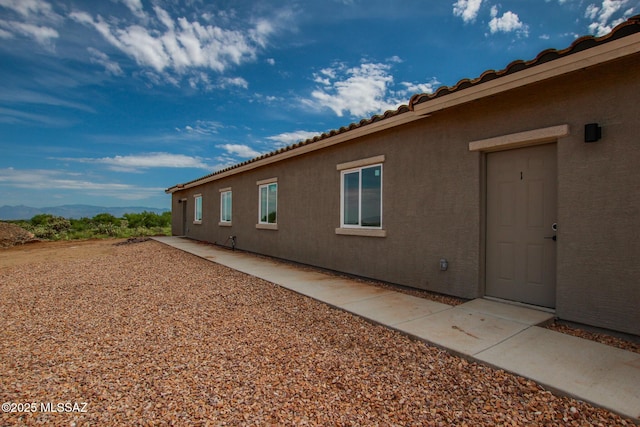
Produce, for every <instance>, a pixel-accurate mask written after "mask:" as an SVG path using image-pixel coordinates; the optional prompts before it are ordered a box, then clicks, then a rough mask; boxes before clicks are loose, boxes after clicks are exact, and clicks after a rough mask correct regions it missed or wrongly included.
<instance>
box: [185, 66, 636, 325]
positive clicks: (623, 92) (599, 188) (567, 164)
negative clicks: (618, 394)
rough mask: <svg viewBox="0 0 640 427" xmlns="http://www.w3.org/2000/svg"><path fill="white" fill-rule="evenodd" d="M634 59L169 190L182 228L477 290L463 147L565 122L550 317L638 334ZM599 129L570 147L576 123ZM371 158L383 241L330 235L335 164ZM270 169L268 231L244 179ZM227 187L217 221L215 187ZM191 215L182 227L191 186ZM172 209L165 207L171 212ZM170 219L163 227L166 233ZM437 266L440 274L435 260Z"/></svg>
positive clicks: (473, 211)
mask: <svg viewBox="0 0 640 427" xmlns="http://www.w3.org/2000/svg"><path fill="white" fill-rule="evenodd" d="M638 69H640V56H637V55H636V57H635V58H627V59H626V60H623V61H619V62H617V63H615V64H609V65H608V66H598V67H597V68H594V69H589V70H583V71H580V72H576V73H573V74H571V75H569V76H565V77H561V78H556V79H554V80H553V81H547V82H544V83H538V84H535V85H531V86H528V87H525V88H520V89H516V90H513V91H511V92H507V93H505V94H501V95H497V96H494V97H489V98H485V99H483V100H479V101H474V102H471V103H469V104H466V105H463V106H459V107H455V108H451V109H448V110H444V111H440V112H437V113H434V114H433V115H432V116H431V117H427V118H425V119H422V120H420V121H417V122H414V123H411V124H408V125H405V126H402V127H398V128H394V129H390V130H386V131H382V132H379V133H377V134H373V135H369V136H365V137H362V138H359V139H355V140H352V141H350V142H346V143H342V144H339V145H336V146H332V147H329V148H326V149H323V150H320V151H316V152H312V153H308V154H305V155H302V156H299V157H296V158H293V159H289V160H285V161H282V162H278V163H274V164H271V165H268V166H265V167H261V168H257V169H254V170H251V171H248V172H245V173H243V174H239V175H236V176H231V177H227V178H224V179H221V180H219V181H214V182H211V183H208V184H205V185H202V186H200V187H197V188H192V189H188V190H183V191H180V192H176V193H174V194H173V207H174V212H176V213H179V212H181V210H180V209H179V208H177V206H178V205H177V199H180V198H185V197H186V198H187V199H188V203H189V209H188V212H187V214H188V215H189V216H190V219H189V220H188V221H187V224H188V227H189V232H188V233H187V235H188V236H189V237H192V238H195V239H199V240H206V241H211V242H214V241H215V242H218V243H224V242H225V240H226V239H227V237H228V236H229V235H235V236H237V246H238V248H239V249H244V250H249V251H252V252H257V253H262V254H266V255H270V256H275V257H279V258H285V259H290V260H293V261H297V262H301V263H305V264H311V265H316V266H320V267H323V268H328V269H332V270H337V271H342V272H346V273H350V274H356V275H360V276H364V277H371V278H375V279H379V280H384V281H389V282H393V283H397V284H401V285H406V286H412V287H416V288H422V289H429V290H432V291H436V292H442V293H446V294H451V295H456V296H460V297H464V298H474V297H479V296H482V295H483V294H484V240H483V235H484V234H483V233H484V160H485V155H484V154H483V153H481V152H470V151H469V149H468V143H469V142H470V141H474V140H479V139H483V138H491V137H495V136H500V135H506V134H511V133H516V132H522V131H527V130H533V129H540V128H545V127H549V126H555V125H560V124H568V125H569V129H570V134H569V135H568V136H567V137H563V138H561V139H560V140H559V141H558V143H557V152H558V224H559V231H558V241H557V245H558V263H557V308H556V309H557V314H558V316H559V317H561V318H564V319H567V320H572V321H576V322H582V323H587V324H591V325H595V326H600V327H606V328H611V329H616V330H620V331H625V332H629V333H635V334H640V314H639V313H640V310H638V303H639V302H640V262H638V259H640V243H639V242H640V235H639V233H640V212H639V210H640V191H638V189H639V188H640V171H639V168H638V166H640V137H639V135H640V114H639V113H640V109H639V107H638V103H637V101H636V100H637V99H640V77H639V76H638V74H637V72H635V71H634V70H638ZM590 122H598V123H599V124H600V125H601V126H602V127H603V138H602V140H601V141H599V142H597V143H592V144H585V143H584V142H583V126H584V124H585V123H590ZM376 155H384V156H385V162H384V171H383V176H384V177H383V194H384V196H383V200H384V202H383V206H384V207H383V227H384V229H385V230H386V233H387V236H386V237H384V238H378V237H360V236H343V235H336V233H335V228H336V227H338V226H339V225H340V224H339V223H340V212H339V209H340V172H339V171H337V170H336V165H337V164H339V163H344V162H348V161H353V160H358V159H362V158H368V157H371V156H376ZM273 177H277V178H278V230H259V229H256V227H255V225H256V223H257V218H258V213H257V210H258V189H257V185H256V182H257V181H259V180H262V179H268V178H273ZM225 187H231V188H232V190H233V226H232V227H220V226H218V220H219V209H220V207H219V202H220V200H219V199H220V196H219V191H218V190H219V189H220V188H225ZM196 193H201V194H203V211H204V214H203V223H202V224H201V225H195V224H192V216H193V194H196ZM175 209H178V210H175ZM179 216H180V215H174V232H175V231H176V230H179V227H180V226H179V225H178V222H179V221H180V219H179V218H178V217H179ZM442 257H445V258H447V260H448V261H449V269H448V271H444V272H443V271H440V270H439V264H438V261H439V260H440V258H442Z"/></svg>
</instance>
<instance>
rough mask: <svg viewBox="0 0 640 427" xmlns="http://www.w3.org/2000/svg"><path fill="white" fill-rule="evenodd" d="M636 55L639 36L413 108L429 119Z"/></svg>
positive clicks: (431, 100) (434, 99)
mask: <svg viewBox="0 0 640 427" xmlns="http://www.w3.org/2000/svg"><path fill="white" fill-rule="evenodd" d="M637 52H640V33H637V34H633V35H630V36H627V37H623V38H621V39H618V40H614V41H611V42H608V43H605V44H602V45H600V46H595V47H592V48H589V49H586V50H583V51H581V52H577V53H574V54H571V55H568V56H565V57H563V58H558V59H555V60H553V61H549V62H546V63H544V64H540V65H536V66H534V67H531V68H528V69H525V70H522V71H519V72H516V73H513V74H511V75H507V76H502V77H499V78H497V79H495V80H491V81H489V82H486V83H482V84H479V85H477V86H472V87H470V88H467V89H463V90H460V91H457V92H452V93H449V94H447V95H444V96H442V97H439V98H433V99H430V100H428V101H425V102H422V103H420V104H417V105H414V107H413V108H414V111H415V112H416V113H417V114H420V115H427V114H431V113H434V112H436V111H441V110H444V109H447V108H451V107H454V106H457V105H461V104H465V103H467V102H471V101H475V100H478V99H481V98H485V97H488V96H492V95H496V94H499V93H502V92H506V91H509V90H512V89H515V88H517V87H522V86H526V85H529V84H532V83H537V82H541V81H543V80H547V79H550V78H553V77H557V76H561V75H563V74H567V73H570V72H573V71H578V70H582V69H585V68H588V67H592V66H594V65H599V64H603V63H605V62H610V61H614V60H616V59H619V58H622V57H625V56H628V55H631V54H634V53H637Z"/></svg>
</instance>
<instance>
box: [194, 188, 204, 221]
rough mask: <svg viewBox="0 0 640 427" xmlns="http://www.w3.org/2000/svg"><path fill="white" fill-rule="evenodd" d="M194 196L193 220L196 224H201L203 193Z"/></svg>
mask: <svg viewBox="0 0 640 427" xmlns="http://www.w3.org/2000/svg"><path fill="white" fill-rule="evenodd" d="M193 197H194V198H195V203H194V205H195V208H194V212H193V222H194V224H201V223H202V195H200V194H196V195H195V196H193Z"/></svg>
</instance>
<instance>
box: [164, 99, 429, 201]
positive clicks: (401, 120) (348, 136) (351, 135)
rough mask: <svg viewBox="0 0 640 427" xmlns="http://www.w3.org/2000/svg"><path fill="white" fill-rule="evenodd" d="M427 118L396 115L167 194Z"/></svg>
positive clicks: (214, 175)
mask: <svg viewBox="0 0 640 427" xmlns="http://www.w3.org/2000/svg"><path fill="white" fill-rule="evenodd" d="M425 117H426V116H425V115H424V114H420V115H417V114H415V113H414V112H412V111H407V112H405V113H402V114H398V115H395V116H393V117H389V118H386V119H384V120H380V121H377V122H374V123H370V124H367V125H366V126H361V127H358V128H355V129H353V130H350V131H349V132H344V133H339V134H337V135H334V136H331V137H329V138H324V139H321V140H319V141H316V142H314V143H312V144H306V145H302V146H300V147H298V148H295V149H293V150H288V151H284V152H282V153H279V154H276V155H273V156H267V157H264V158H261V159H258V160H256V161H253V162H250V163H247V164H244V165H241V166H238V167H234V168H232V169H229V170H226V171H223V172H219V173H215V174H213V175H210V176H206V177H203V178H201V179H198V180H196V181H192V182H189V183H187V184H180V185H175V186H173V187H170V188H167V189H166V190H165V193H167V194H172V193H175V192H177V191H180V190H185V189H187V188H192V187H197V186H199V185H202V184H206V183H208V182H212V181H217V180H219V179H222V178H226V177H228V176H232V175H236V174H239V173H243V172H246V171H249V170H252V169H257V168H260V167H263V166H266V165H269V164H272V163H276V162H280V161H282V160H286V159H289V158H291V157H297V156H300V155H302V154H306V153H310V152H313V151H317V150H321V149H323V148H326V147H330V146H332V145H336V144H340V143H343V142H346V141H349V140H352V139H356V138H360V137H362V136H365V135H370V134H372V133H377V132H380V131H382V130H385V129H390V128H393V127H396V126H400V125H404V124H407V123H410V122H413V121H416V120H421V119H424V118H425Z"/></svg>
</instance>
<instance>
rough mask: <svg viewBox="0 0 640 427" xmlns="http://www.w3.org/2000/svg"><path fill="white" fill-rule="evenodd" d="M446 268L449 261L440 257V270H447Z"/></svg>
mask: <svg viewBox="0 0 640 427" xmlns="http://www.w3.org/2000/svg"><path fill="white" fill-rule="evenodd" d="M448 268H449V261H447V260H446V258H442V259H441V260H440V270H441V271H447V269H448Z"/></svg>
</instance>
